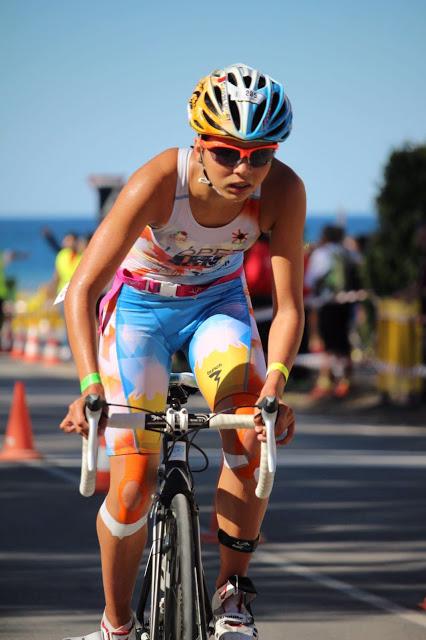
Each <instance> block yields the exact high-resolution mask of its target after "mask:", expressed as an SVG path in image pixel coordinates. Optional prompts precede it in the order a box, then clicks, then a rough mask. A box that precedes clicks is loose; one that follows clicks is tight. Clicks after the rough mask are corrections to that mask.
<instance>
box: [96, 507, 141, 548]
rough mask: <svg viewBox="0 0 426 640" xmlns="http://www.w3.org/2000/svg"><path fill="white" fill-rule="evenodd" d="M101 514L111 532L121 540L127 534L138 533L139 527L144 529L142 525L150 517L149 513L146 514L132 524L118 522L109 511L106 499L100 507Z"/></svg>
mask: <svg viewBox="0 0 426 640" xmlns="http://www.w3.org/2000/svg"><path fill="white" fill-rule="evenodd" d="M99 515H100V516H101V518H102V520H103V521H104V524H105V526H106V527H107V529H109V530H110V532H111V534H112V535H113V536H115V537H116V538H119V539H120V540H122V539H123V538H126V537H127V536H131V535H133V534H134V533H136V531H139V529H142V527H143V526H144V525H145V524H146V521H147V517H148V516H147V514H145V515H143V516H142V518H139V520H136V522H133V523H132V524H123V523H121V522H118V521H117V520H116V519H115V518H113V517H112V515H111V514H110V512H109V511H108V509H107V506H106V500H104V502H103V503H102V506H101V508H100V509H99Z"/></svg>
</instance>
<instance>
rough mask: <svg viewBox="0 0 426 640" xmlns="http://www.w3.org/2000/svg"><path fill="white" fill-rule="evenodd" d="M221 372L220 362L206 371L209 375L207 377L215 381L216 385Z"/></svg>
mask: <svg viewBox="0 0 426 640" xmlns="http://www.w3.org/2000/svg"><path fill="white" fill-rule="evenodd" d="M221 374H222V365H221V364H218V365H217V366H216V367H214V368H213V369H210V371H208V372H207V375H208V376H209V378H211V379H212V380H215V381H216V384H217V386H219V383H220V376H221Z"/></svg>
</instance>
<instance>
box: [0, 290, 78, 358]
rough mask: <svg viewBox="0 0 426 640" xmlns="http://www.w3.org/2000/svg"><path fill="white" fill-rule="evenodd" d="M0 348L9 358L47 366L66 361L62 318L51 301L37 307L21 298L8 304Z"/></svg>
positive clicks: (67, 355) (66, 346)
mask: <svg viewBox="0 0 426 640" xmlns="http://www.w3.org/2000/svg"><path fill="white" fill-rule="evenodd" d="M0 347H1V350H2V351H3V352H7V353H9V355H10V356H11V357H12V358H15V359H21V360H25V361H27V362H41V363H43V364H45V365H47V366H49V365H50V366H52V365H56V364H59V363H60V362H64V361H67V360H69V359H70V356H71V354H70V350H69V347H68V345H67V340H66V328H65V322H64V319H63V317H62V315H61V313H60V312H59V311H58V310H57V309H56V308H55V307H53V305H52V303H51V302H50V301H49V302H47V303H46V304H45V305H40V306H37V307H36V308H34V306H33V305H31V304H30V301H29V302H27V301H25V300H23V299H20V300H18V301H17V302H15V303H9V304H8V306H7V308H6V314H5V319H4V322H3V326H2V329H1V333H0Z"/></svg>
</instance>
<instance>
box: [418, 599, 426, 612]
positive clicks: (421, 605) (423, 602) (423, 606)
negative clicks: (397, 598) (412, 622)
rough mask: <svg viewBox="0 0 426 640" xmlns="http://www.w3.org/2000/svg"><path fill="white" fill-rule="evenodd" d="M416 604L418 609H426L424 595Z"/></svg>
mask: <svg viewBox="0 0 426 640" xmlns="http://www.w3.org/2000/svg"><path fill="white" fill-rule="evenodd" d="M417 606H418V607H419V609H423V611H426V597H425V598H423V600H422V601H421V602H419V604H418V605H417Z"/></svg>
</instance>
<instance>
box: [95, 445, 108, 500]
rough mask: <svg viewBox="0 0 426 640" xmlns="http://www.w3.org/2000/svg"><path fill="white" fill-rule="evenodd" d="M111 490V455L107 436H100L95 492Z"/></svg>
mask: <svg viewBox="0 0 426 640" xmlns="http://www.w3.org/2000/svg"><path fill="white" fill-rule="evenodd" d="M108 491H109V457H108V456H107V452H106V442H105V436H103V435H102V436H99V441H98V464H97V470H96V485H95V493H108Z"/></svg>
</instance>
